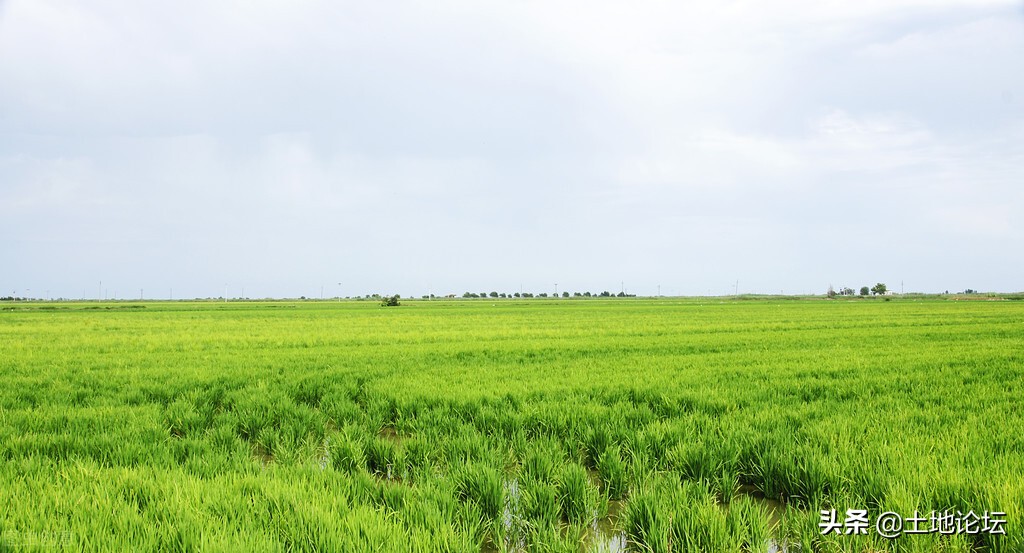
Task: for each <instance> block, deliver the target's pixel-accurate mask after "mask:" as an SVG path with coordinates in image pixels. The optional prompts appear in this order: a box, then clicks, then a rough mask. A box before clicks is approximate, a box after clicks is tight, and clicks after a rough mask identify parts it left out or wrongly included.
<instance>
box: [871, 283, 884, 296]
mask: <svg viewBox="0 0 1024 553" xmlns="http://www.w3.org/2000/svg"><path fill="white" fill-rule="evenodd" d="M885 291H886V287H885V284H883V283H881V282H879V283H878V284H875V285H874V286H872V287H871V293H872V294H874V295H876V296H884V295H885Z"/></svg>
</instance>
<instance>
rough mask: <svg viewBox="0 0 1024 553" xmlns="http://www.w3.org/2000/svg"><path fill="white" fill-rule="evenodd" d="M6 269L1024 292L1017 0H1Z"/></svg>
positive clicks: (138, 275)
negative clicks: (881, 285) (883, 285)
mask: <svg viewBox="0 0 1024 553" xmlns="http://www.w3.org/2000/svg"><path fill="white" fill-rule="evenodd" d="M0 206H2V209H0V215H2V216H0V296H5V295H9V294H10V295H16V296H25V297H37V298H44V297H51V298H56V297H65V298H93V299H95V298H97V297H99V296H103V297H107V298H113V297H116V298H126V299H127V298H136V297H146V298H167V297H173V298H176V299H177V298H191V297H219V296H222V295H227V296H228V297H241V296H243V295H244V296H246V297H252V298H263V297H299V296H306V297H319V296H320V295H321V294H323V295H324V296H325V297H334V296H355V295H364V294H373V293H381V294H392V293H398V294H401V295H403V296H420V295H423V294H429V293H433V294H437V295H444V294H452V293H454V294H458V295H461V294H462V293H463V292H466V291H472V292H490V291H492V290H494V291H498V292H508V293H511V292H518V291H520V290H522V291H530V292H533V293H540V292H548V293H551V292H553V291H554V290H555V287H556V286H557V289H558V290H559V291H560V292H561V291H570V292H572V291H580V292H583V291H590V292H600V291H604V290H609V291H611V292H613V293H614V292H619V291H620V290H622V289H625V291H626V292H628V293H634V294H639V295H653V294H657V293H659V292H660V293H661V294H663V295H702V294H714V295H717V294H732V293H734V292H737V291H738V292H739V293H780V292H781V293H787V294H790V293H801V294H803V293H818V294H821V293H824V292H825V291H826V290H827V288H828V286H829V285H832V286H834V287H837V288H838V287H844V286H849V287H851V288H855V289H859V288H860V287H861V286H865V285H867V286H872V285H874V284H875V283H876V282H883V283H886V284H887V285H888V286H889V288H890V289H893V290H896V291H899V290H901V289H902V290H905V291H907V292H912V291H913V292H943V291H947V290H948V291H950V292H954V291H960V290H964V289H966V288H971V289H975V290H981V291H1002V292H1010V291H1021V290H1024V256H1021V255H1020V252H1021V250H1022V245H1024V3H1022V2H1020V1H1006V0H996V1H988V0H971V1H965V0H863V1H858V2H847V1H838V0H794V1H786V2H757V1H746V0H744V1H718V0H715V1H708V2H704V1H687V2H675V1H672V2H670V1H664V2H662V1H657V2H654V1H643V0H639V1H636V2H602V1H592V0H591V1H579V2H576V1H564V2H563V1H557V0H556V1H544V2H541V1H535V0H517V1H509V2H497V1H493V2H492V1H485V2H480V1H458V0H431V1H429V2H414V1H390V0H385V1H381V2H347V1H324V2H319V1H290V2H270V1H267V2H263V1H260V2H242V1H226V0H225V1H212V2H211V1H189V0H186V1H182V2H134V1H115V0H94V1H90V2H71V1H66V0H65V1H57V0H0Z"/></svg>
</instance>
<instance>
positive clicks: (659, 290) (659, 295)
mask: <svg viewBox="0 0 1024 553" xmlns="http://www.w3.org/2000/svg"><path fill="white" fill-rule="evenodd" d="M658 297H659V298H660V297H661V285H660V284H659V285H658Z"/></svg>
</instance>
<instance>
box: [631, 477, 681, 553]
mask: <svg viewBox="0 0 1024 553" xmlns="http://www.w3.org/2000/svg"><path fill="white" fill-rule="evenodd" d="M623 519H624V521H625V522H624V524H623V527H624V528H625V531H626V537H627V538H628V539H629V542H630V543H632V544H635V545H636V546H637V547H638V548H639V549H640V550H642V551H649V552H651V553H662V552H667V551H669V529H670V526H671V517H670V515H669V514H668V513H667V512H666V509H665V508H664V505H663V504H662V501H661V500H660V498H659V497H658V495H657V493H655V491H654V490H653V489H651V488H650V487H649V484H648V485H641V486H640V488H639V489H638V490H637V491H636V492H635V493H633V495H632V496H631V497H630V499H629V503H627V504H626V511H625V513H624V515H623Z"/></svg>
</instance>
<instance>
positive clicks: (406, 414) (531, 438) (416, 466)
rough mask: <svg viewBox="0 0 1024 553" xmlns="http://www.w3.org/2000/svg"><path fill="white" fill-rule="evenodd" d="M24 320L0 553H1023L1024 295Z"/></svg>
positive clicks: (172, 308)
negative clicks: (982, 519) (827, 513)
mask: <svg viewBox="0 0 1024 553" xmlns="http://www.w3.org/2000/svg"><path fill="white" fill-rule="evenodd" d="M5 307H6V310H4V311H0V551H2V550H5V549H11V550H24V549H26V548H27V549H43V550H54V549H58V550H59V549H67V550H75V551H79V550H90V551H91V550H112V549H115V550H128V549H136V550H181V551H186V550H189V551H191V550H200V549H201V550H213V551H240V550H248V551H305V550H320V551H342V550H346V551H358V550H367V551H369V550H374V551H381V550H384V551H391V550H395V551H404V550H413V551H439V550H443V551H474V552H477V551H506V550H522V549H530V550H547V551H582V550H620V549H622V548H623V547H625V548H626V549H627V550H638V551H647V550H652V551H768V550H769V547H773V548H774V547H777V546H784V547H786V548H788V550H790V551H797V550H799V551H921V552H930V551H950V552H967V551H1022V550H1024V531H1022V528H1021V524H1020V518H1019V517H1020V515H1021V514H1022V513H1024V407H1022V405H1024V404H1022V402H1021V397H1022V396H1024V302H1018V301H991V302H987V301H980V302H954V301H945V300H922V301H911V300H900V299H897V300H895V301H881V300H880V299H867V300H862V299H856V300H844V301H826V300H821V299H818V300H783V299H777V300H757V301H740V300H725V299H718V298H703V299H678V300H677V299H613V300H596V299H595V300H553V301H552V300H529V301H513V300H497V301H490V300H486V301H477V300H468V301H437V302H429V301H414V302H408V301H403V302H402V305H401V306H400V307H391V308H384V307H380V306H379V305H378V304H376V303H373V302H360V301H344V302H219V303H218V302H195V303H189V302H148V303H127V302H118V303H97V302H92V303H77V304H76V303H51V304H45V303H41V302H40V303H25V304H19V305H7V306H5ZM821 509H835V510H836V511H838V512H839V513H840V515H842V514H843V513H845V512H846V510H847V509H867V510H868V511H869V513H870V514H871V516H872V517H875V516H877V515H878V514H879V513H881V512H884V511H893V512H898V513H902V514H904V515H905V516H910V515H912V514H913V513H914V512H915V511H919V512H923V513H926V512H929V511H933V510H945V509H951V510H954V511H955V510H960V511H962V512H967V511H968V510H972V511H974V512H976V513H979V514H980V513H982V512H984V511H989V512H994V511H999V512H1005V513H1006V516H1005V518H1006V520H1007V523H1006V526H1005V530H1006V535H998V534H992V533H973V534H966V533H960V534H956V535H943V534H939V533H922V534H918V535H903V536H900V537H898V538H895V539H886V538H884V537H881V536H879V535H878V534H877V533H876V532H875V531H874V529H873V528H871V529H870V531H868V532H867V533H866V534H856V535H839V534H828V535H822V533H821V531H820V529H819V526H818V524H819V521H820V520H821V518H820V516H819V511H820V510H821ZM872 520H874V518H872Z"/></svg>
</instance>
